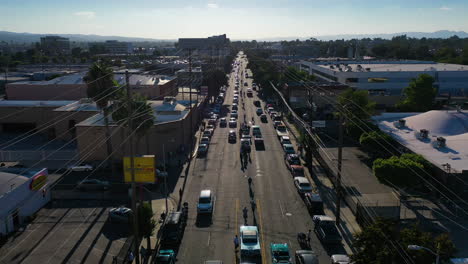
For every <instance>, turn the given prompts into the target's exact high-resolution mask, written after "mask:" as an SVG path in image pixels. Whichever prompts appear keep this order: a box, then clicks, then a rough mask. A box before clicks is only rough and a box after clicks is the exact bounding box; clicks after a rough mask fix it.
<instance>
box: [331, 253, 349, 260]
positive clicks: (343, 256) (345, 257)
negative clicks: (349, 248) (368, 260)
mask: <svg viewBox="0 0 468 264" xmlns="http://www.w3.org/2000/svg"><path fill="white" fill-rule="evenodd" d="M331 259H332V260H333V261H335V262H340V261H342V262H344V261H349V257H348V255H343V254H336V255H332V256H331Z"/></svg>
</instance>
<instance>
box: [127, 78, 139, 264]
mask: <svg viewBox="0 0 468 264" xmlns="http://www.w3.org/2000/svg"><path fill="white" fill-rule="evenodd" d="M125 82H126V88H127V109H128V115H129V116H128V137H129V141H130V170H131V175H132V210H133V234H134V240H133V242H134V244H133V252H134V256H135V261H136V263H137V264H140V257H139V254H138V249H139V246H140V243H139V237H138V236H139V234H138V208H137V201H136V199H137V194H136V183H135V161H134V159H133V157H134V153H133V152H134V151H133V131H132V128H133V105H132V103H133V98H132V91H131V90H130V81H129V75H128V71H125Z"/></svg>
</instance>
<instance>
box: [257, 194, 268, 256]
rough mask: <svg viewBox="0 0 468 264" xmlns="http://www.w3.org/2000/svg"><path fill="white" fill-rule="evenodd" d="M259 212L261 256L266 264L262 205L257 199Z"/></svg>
mask: <svg viewBox="0 0 468 264" xmlns="http://www.w3.org/2000/svg"><path fill="white" fill-rule="evenodd" d="M257 212H258V217H259V218H260V219H259V222H258V225H259V227H260V241H261V244H262V245H261V248H262V250H261V254H262V264H266V263H267V262H266V251H265V240H264V238H263V218H262V207H261V205H260V201H259V200H258V199H257Z"/></svg>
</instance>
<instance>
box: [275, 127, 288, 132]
mask: <svg viewBox="0 0 468 264" xmlns="http://www.w3.org/2000/svg"><path fill="white" fill-rule="evenodd" d="M276 129H278V131H280V132H286V127H285V126H278V127H277V128H276Z"/></svg>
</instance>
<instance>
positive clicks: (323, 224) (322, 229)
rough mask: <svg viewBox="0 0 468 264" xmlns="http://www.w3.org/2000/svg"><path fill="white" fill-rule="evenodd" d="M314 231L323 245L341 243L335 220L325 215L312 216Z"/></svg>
mask: <svg viewBox="0 0 468 264" xmlns="http://www.w3.org/2000/svg"><path fill="white" fill-rule="evenodd" d="M312 221H313V222H314V231H315V233H316V234H317V237H318V238H319V239H320V240H321V241H322V242H323V243H325V244H339V243H341V240H342V238H341V235H340V233H339V232H338V229H337V228H336V225H335V220H333V218H331V217H329V216H326V215H314V216H313V217H312Z"/></svg>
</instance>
